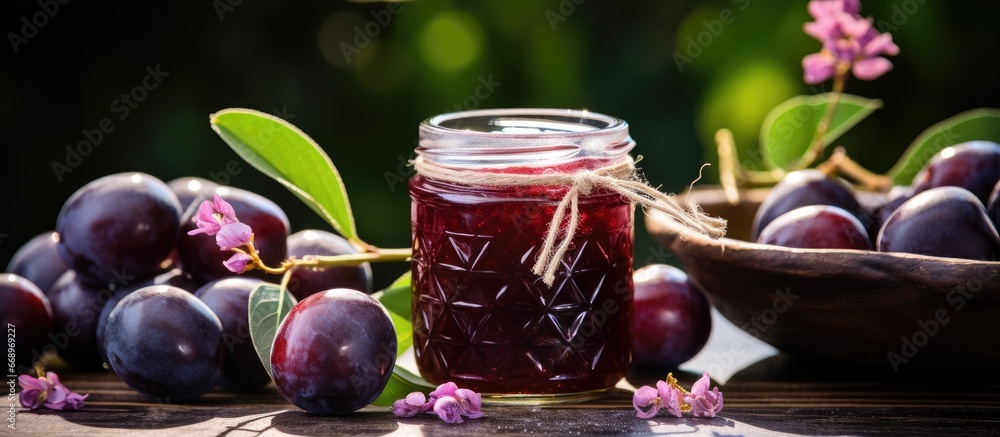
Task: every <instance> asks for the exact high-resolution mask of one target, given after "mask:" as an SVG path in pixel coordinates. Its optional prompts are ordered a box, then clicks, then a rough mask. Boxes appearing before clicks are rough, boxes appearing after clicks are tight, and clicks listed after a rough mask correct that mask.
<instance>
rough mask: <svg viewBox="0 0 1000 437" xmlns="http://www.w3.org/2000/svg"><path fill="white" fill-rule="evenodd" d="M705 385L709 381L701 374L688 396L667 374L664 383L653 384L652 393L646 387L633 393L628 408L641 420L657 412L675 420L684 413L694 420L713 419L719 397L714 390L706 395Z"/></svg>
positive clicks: (718, 404)
mask: <svg viewBox="0 0 1000 437" xmlns="http://www.w3.org/2000/svg"><path fill="white" fill-rule="evenodd" d="M709 384H711V381H710V380H709V378H708V372H705V374H704V375H702V377H701V379H699V380H698V381H697V382H695V383H694V386H692V387H691V391H690V392H688V391H686V390H684V388H682V387H681V386H680V385H679V384H678V383H677V380H676V379H674V376H673V375H672V374H667V380H666V381H656V388H655V389H654V388H653V387H650V386H648V385H647V386H642V387H640V388H639V389H638V390H636V392H635V394H633V395H632V407H633V408H635V411H636V414H635V415H636V417H640V418H643V419H651V418H653V416H656V413H658V412H659V411H660V410H666V411H667V413H669V414H671V415H673V416H676V417H683V415H684V412H688V411H689V412H691V415H693V416H694V417H715V415H716V414H718V413H719V412H720V411H722V393H721V392H719V388H718V387H715V388H714V389H712V390H711V391H709V390H708V386H709ZM647 408H648V409H647Z"/></svg>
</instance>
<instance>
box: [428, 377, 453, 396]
mask: <svg viewBox="0 0 1000 437" xmlns="http://www.w3.org/2000/svg"><path fill="white" fill-rule="evenodd" d="M457 390H458V384H455V383H454V382H450V381H449V382H446V383H444V384H441V385H439V386H438V388H437V389H436V390H434V391H432V392H431V394H430V397H432V398H440V397H444V396H455V391H457Z"/></svg>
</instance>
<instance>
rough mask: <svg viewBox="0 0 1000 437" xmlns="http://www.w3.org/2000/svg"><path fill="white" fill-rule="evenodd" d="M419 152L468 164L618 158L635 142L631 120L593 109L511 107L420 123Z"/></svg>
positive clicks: (428, 157) (454, 163)
mask: <svg viewBox="0 0 1000 437" xmlns="http://www.w3.org/2000/svg"><path fill="white" fill-rule="evenodd" d="M419 135H420V141H419V145H418V147H417V154H418V155H420V156H422V157H423V158H424V159H426V160H428V161H432V162H435V163H437V164H443V165H449V166H462V167H467V166H469V167H481V166H509V165H553V164H559V163H564V162H567V161H572V160H576V159H581V158H592V159H599V160H608V161H614V160H616V159H617V158H621V157H623V156H625V155H626V154H627V153H628V152H629V151H630V150H632V148H633V147H634V146H635V142H634V141H633V140H632V138H631V137H630V136H629V130H628V123H626V122H625V121H624V120H622V119H619V118H617V117H612V116H609V115H604V114H600V113H596V112H591V111H588V110H574V109H548V108H509V109H481V110H473V111H462V112H453V113H447V114H440V115H436V116H433V117H430V118H428V119H426V120H424V121H423V122H422V123H421V124H420V133H419Z"/></svg>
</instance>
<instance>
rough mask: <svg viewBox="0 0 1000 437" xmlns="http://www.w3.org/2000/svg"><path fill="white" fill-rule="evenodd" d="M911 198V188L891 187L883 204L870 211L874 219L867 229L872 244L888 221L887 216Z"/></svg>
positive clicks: (906, 186)
mask: <svg viewBox="0 0 1000 437" xmlns="http://www.w3.org/2000/svg"><path fill="white" fill-rule="evenodd" d="M912 198H913V187H911V186H908V185H898V186H895V187H892V188H891V189H890V190H889V192H888V193H886V195H885V200H884V202H882V203H881V204H879V205H877V206H875V208H873V209H872V213H871V216H872V218H873V219H874V222H873V223H872V226H871V227H870V228H869V229H868V237H869V238H871V241H872V243H874V242H875V240H877V239H878V231H880V230H881V229H882V225H884V224H885V221H886V220H888V219H889V216H891V215H892V213H894V212H896V209H897V208H899V207H900V206H901V205H902V204H904V203H906V201H907V200H910V199H912Z"/></svg>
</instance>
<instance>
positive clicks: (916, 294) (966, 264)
mask: <svg viewBox="0 0 1000 437" xmlns="http://www.w3.org/2000/svg"><path fill="white" fill-rule="evenodd" d="M646 228H647V230H648V231H649V232H650V234H651V235H652V236H653V237H654V238H655V239H656V240H657V241H659V242H660V243H662V244H664V245H665V246H666V247H667V248H668V249H669V250H671V251H672V252H674V253H675V254H676V255H677V256H678V257H679V259H680V260H681V262H683V264H684V267H685V270H687V272H688V275H689V276H690V277H691V279H692V280H693V281H694V282H695V283H696V284H697V285H698V286H699V287H700V288H701V289H703V290H704V291H705V292H706V294H707V295H708V296H709V297H710V299H711V301H712V303H713V304H714V305H715V307H716V308H717V309H718V310H719V312H721V313H722V314H723V315H724V316H725V317H726V318H728V319H729V320H730V321H731V322H733V323H734V324H735V325H736V326H739V327H741V328H742V329H743V330H745V331H747V332H749V333H750V334H752V335H754V336H756V337H758V338H760V339H761V340H763V341H765V342H767V343H769V344H771V345H773V346H775V347H777V348H779V349H781V350H783V351H786V352H789V353H793V354H804V355H813V356H820V357H829V358H833V359H837V360H842V361H848V362H854V363H862V364H869V365H875V366H889V367H891V368H892V369H893V370H897V371H899V370H904V369H906V368H913V369H937V370H942V369H953V370H965V369H1000V347H998V345H1000V263H998V262H992V261H976V260H964V259H955V258H944V257H931V256H923V255H913V254H905V253H883V252H874V251H863V250H851V249H797V248H787V247H780V246H774V245H764V244H755V243H749V242H745V241H740V240H735V239H730V238H720V239H711V238H709V237H707V236H705V235H702V234H700V233H698V232H696V231H693V230H691V229H689V228H686V227H684V226H682V225H680V224H677V223H676V222H674V221H672V220H671V219H670V218H668V217H666V216H663V215H660V214H653V215H650V216H647V218H646Z"/></svg>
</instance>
